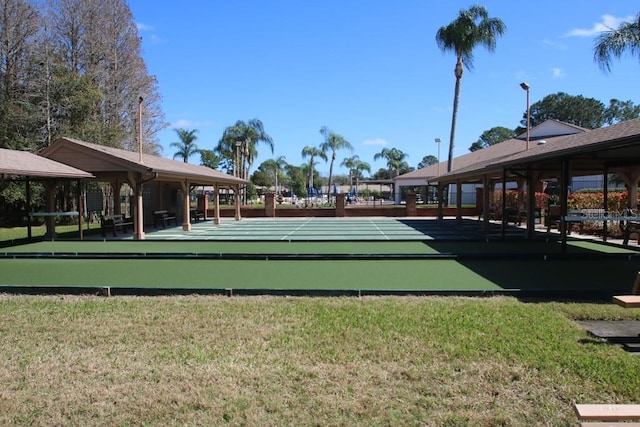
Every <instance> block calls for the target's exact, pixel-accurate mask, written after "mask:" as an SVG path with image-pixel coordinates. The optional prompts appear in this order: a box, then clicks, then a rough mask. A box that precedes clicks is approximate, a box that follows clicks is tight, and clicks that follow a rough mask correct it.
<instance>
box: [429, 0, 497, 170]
mask: <svg viewBox="0 0 640 427" xmlns="http://www.w3.org/2000/svg"><path fill="white" fill-rule="evenodd" d="M505 31H506V26H505V24H504V22H502V21H501V20H500V19H498V18H489V13H488V12H487V10H486V9H485V8H484V7H483V6H477V5H476V6H471V7H470V8H469V9H466V10H465V9H463V10H460V12H459V14H458V17H457V18H456V19H455V20H454V21H453V22H451V23H450V24H449V25H447V26H444V27H441V28H440V29H439V30H438V32H437V33H436V42H437V44H438V47H439V48H440V49H441V50H442V51H444V52H447V51H451V52H454V53H455V55H456V58H457V62H456V68H455V70H454V74H455V77H456V86H455V93H454V97H453V116H452V118H451V135H450V139H449V157H448V163H447V172H450V171H451V167H452V165H453V148H454V142H455V132H456V120H457V116H458V101H459V99H460V80H461V79H462V74H463V72H464V70H463V69H464V68H466V69H467V70H469V71H471V70H472V69H473V50H474V49H475V47H476V46H477V45H483V46H485V47H486V48H487V49H488V50H489V51H490V52H493V51H494V50H495V48H496V38H497V36H501V35H502V34H504V32H505Z"/></svg>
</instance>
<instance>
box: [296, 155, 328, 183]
mask: <svg viewBox="0 0 640 427" xmlns="http://www.w3.org/2000/svg"><path fill="white" fill-rule="evenodd" d="M307 157H309V187H308V188H309V192H311V189H312V188H315V187H314V186H313V175H314V174H315V166H314V164H315V163H314V161H315V158H316V157H319V158H321V159H322V160H324V161H325V162H326V161H327V154H326V153H325V152H324V151H323V150H322V149H320V148H318V147H312V146H308V145H307V146H306V147H304V148H303V149H302V158H303V159H306V158H307Z"/></svg>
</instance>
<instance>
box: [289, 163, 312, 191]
mask: <svg viewBox="0 0 640 427" xmlns="http://www.w3.org/2000/svg"><path fill="white" fill-rule="evenodd" d="M284 168H285V172H286V175H287V180H288V181H289V187H290V188H291V192H292V193H293V194H304V193H305V191H306V187H305V182H306V177H307V176H308V174H305V173H304V171H303V169H302V168H301V167H299V166H294V165H292V164H287V165H285V167H284Z"/></svg>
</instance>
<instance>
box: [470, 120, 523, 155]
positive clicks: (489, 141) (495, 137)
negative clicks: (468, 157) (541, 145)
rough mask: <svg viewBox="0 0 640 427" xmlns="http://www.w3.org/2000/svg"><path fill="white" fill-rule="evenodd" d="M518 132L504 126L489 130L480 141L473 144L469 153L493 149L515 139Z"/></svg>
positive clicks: (483, 133)
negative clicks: (492, 147) (493, 146)
mask: <svg viewBox="0 0 640 427" xmlns="http://www.w3.org/2000/svg"><path fill="white" fill-rule="evenodd" d="M515 137H516V132H515V131H514V130H513V129H509V128H505V127H502V126H495V127H492V128H491V129H489V130H485V131H484V132H482V135H480V139H478V140H477V141H476V142H474V143H473V144H471V147H469V151H477V150H480V149H482V148H487V147H491V146H492V145H496V144H498V143H500V142H502V141H506V140H507V139H511V138H515Z"/></svg>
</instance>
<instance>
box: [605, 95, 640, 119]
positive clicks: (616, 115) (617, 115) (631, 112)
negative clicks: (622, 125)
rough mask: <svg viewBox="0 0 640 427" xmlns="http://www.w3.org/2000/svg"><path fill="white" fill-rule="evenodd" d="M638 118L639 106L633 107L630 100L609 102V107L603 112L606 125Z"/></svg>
mask: <svg viewBox="0 0 640 427" xmlns="http://www.w3.org/2000/svg"><path fill="white" fill-rule="evenodd" d="M638 117H640V105H633V102H632V101H631V100H629V101H619V100H617V99H615V98H614V99H611V100H609V106H608V107H607V108H606V109H605V110H604V121H605V123H607V124H608V125H613V124H616V123H618V122H624V121H626V120H631V119H635V118H638Z"/></svg>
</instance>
